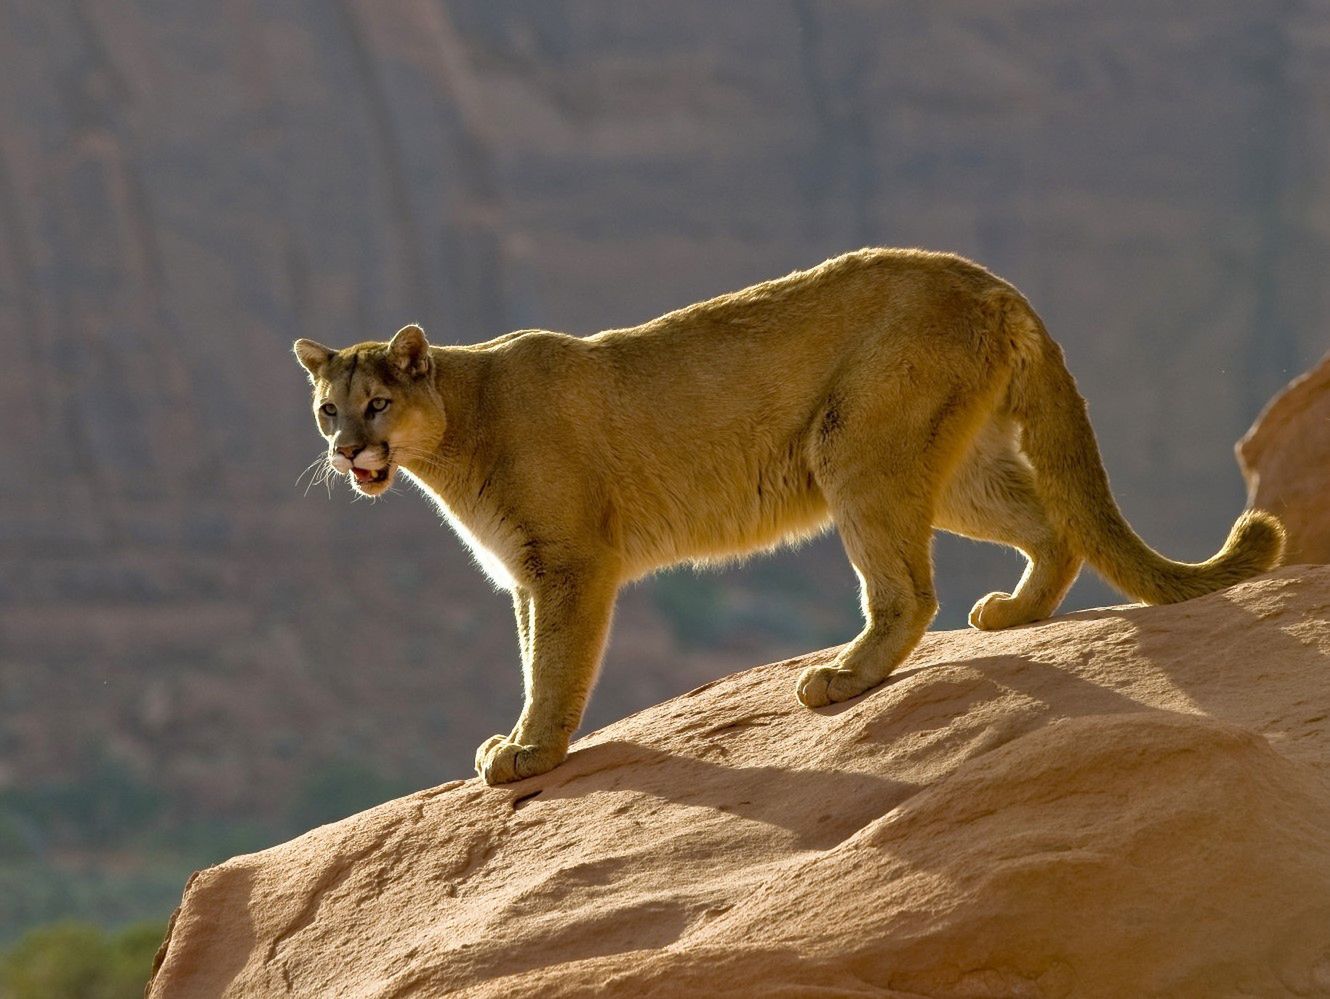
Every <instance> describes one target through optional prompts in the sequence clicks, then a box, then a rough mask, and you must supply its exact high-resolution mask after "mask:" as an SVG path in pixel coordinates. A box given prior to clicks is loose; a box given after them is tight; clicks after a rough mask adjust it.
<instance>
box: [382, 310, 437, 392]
mask: <svg viewBox="0 0 1330 999" xmlns="http://www.w3.org/2000/svg"><path fill="white" fill-rule="evenodd" d="M388 357H389V358H390V359H391V360H392V362H393V363H394V364H395V365H397V367H399V368H400V369H401V370H402V371H403V372H404V373H405V374H408V375H411V376H412V377H413V378H418V377H420V376H421V375H423V374H424V373H425V372H426V371H428V370H429V341H428V340H426V339H425V331H424V330H422V329H421V328H420V327H419V326H417V325H416V324H415V323H412V324H411V325H410V326H403V327H402V328H401V329H400V330H398V331H397V335H396V336H394V337H393V338H392V340H390V341H389V342H388Z"/></svg>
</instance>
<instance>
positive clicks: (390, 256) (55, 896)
mask: <svg viewBox="0 0 1330 999" xmlns="http://www.w3.org/2000/svg"><path fill="white" fill-rule="evenodd" d="M0 67H2V68H0V372H2V373H3V389H2V390H0V399H2V400H3V402H4V403H5V407H4V408H5V420H4V429H3V432H0V463H2V464H3V468H4V475H3V482H4V484H3V485H0V562H2V563H3V564H2V566H0V570H2V571H0V899H8V901H0V937H4V936H7V935H10V934H12V933H13V932H15V931H16V930H17V929H19V928H21V927H22V926H23V925H26V924H27V923H29V922H32V921H34V920H37V919H45V918H50V917H51V916H53V915H59V914H63V913H68V912H78V913H84V914H90V915H95V916H97V917H98V918H102V919H106V920H115V919H119V918H122V917H127V916H130V915H141V914H152V913H154V912H159V911H160V912H163V913H164V912H165V911H167V910H168V909H169V906H170V905H171V904H173V902H174V900H175V898H176V897H178V892H179V886H180V871H182V870H187V869H188V868H189V867H190V866H193V865H195V864H197V863H199V862H201V860H202V859H213V860H215V859H219V858H220V857H222V856H226V855H228V854H230V853H234V852H236V850H237V849H238V848H248V847H250V846H259V845H265V844H266V843H268V842H273V841H276V840H277V839H279V838H281V837H282V836H284V835H286V834H287V833H289V832H290V831H292V830H296V829H300V828H305V827H307V826H308V825H311V824H314V823H316V822H318V821H322V820H325V819H330V818H334V817H338V816H340V815H342V814H346V813H347V812H349V811H352V810H354V809H356V808H359V807H362V806H364V805H367V804H370V803H372V802H375V801H378V800H382V799H383V798H386V797H389V796H391V795H392V794H395V793H399V792H403V791H406V790H409V789H413V788H416V787H420V786H424V785H428V784H433V783H438V782H440V781H442V780H445V779H447V778H452V777H459V776H464V775H465V773H466V772H467V771H468V770H469V760H470V754H471V751H472V749H473V747H474V745H475V744H476V743H477V742H478V741H480V740H481V739H482V738H483V737H485V736H487V735H489V734H490V733H491V732H494V731H497V730H499V729H501V728H503V729H506V728H507V727H508V725H509V723H510V720H511V717H512V716H513V715H514V713H515V711H516V707H517V704H518V702H519V698H520V691H519V677H518V672H517V669H516V666H515V657H516V645H515V641H514V639H513V637H512V625H511V622H510V614H509V609H508V605H507V602H506V600H505V599H503V598H502V597H501V596H500V595H498V594H495V593H493V592H491V591H490V590H489V589H488V587H487V584H486V583H485V582H484V581H483V579H482V577H481V576H480V575H479V573H477V572H476V571H475V570H474V569H473V567H472V566H470V565H469V563H468V559H467V557H466V556H465V554H464V553H463V551H462V549H461V548H460V547H459V545H458V544H457V543H456V542H455V541H454V540H453V539H452V538H451V536H450V535H449V534H448V532H447V531H446V529H445V528H443V527H441V526H440V525H439V524H438V522H437V517H436V515H435V514H434V513H432V512H431V510H430V509H429V508H428V507H427V506H426V504H425V503H424V502H423V501H421V500H420V499H419V497H416V496H414V495H410V494H403V495H397V496H392V497H390V498H389V500H388V501H387V502H381V503H376V504H368V503H356V504H353V503H352V502H350V495H349V493H348V491H347V490H346V489H345V488H338V489H334V491H333V494H332V496H331V497H329V496H328V495H326V494H325V493H324V492H322V491H321V490H317V489H316V490H311V491H309V492H306V491H305V490H304V483H303V482H300V483H297V476H298V474H299V473H300V470H301V469H302V468H304V467H305V466H306V464H307V463H308V462H309V461H310V460H311V459H313V458H314V457H315V456H316V454H317V452H318V450H319V447H320V440H319V438H318V437H317V435H316V433H315V431H314V428H313V426H312V421H311V419H310V417H309V411H308V403H307V395H306V387H305V383H304V378H303V375H302V373H301V372H300V371H299V369H298V368H297V366H296V364H295V363H294V361H293V360H292V359H291V358H290V355H289V345H290V342H291V340H292V339H294V338H295V337H297V336H310V337H315V338H317V339H319V340H322V341H325V342H328V343H332V344H339V345H341V344H346V343H350V342H353V341H357V340H361V339H368V338H376V339H377V338H382V337H384V336H386V335H388V334H390V333H391V332H392V331H393V330H395V329H396V328H397V327H398V326H400V325H402V324H403V323H404V322H406V321H410V320H416V321H420V322H421V323H423V324H424V325H425V327H426V328H427V329H428V330H429V331H430V332H431V334H432V335H433V336H434V338H435V339H436V340H438V341H440V342H458V343H465V342H473V341H478V340H483V339H488V338H489V337H492V336H494V335H496V334H498V333H500V332H504V331H506V330H509V329H513V328H518V327H522V326H530V325H536V326H543V327H545V328H550V329H559V330H565V331H568V332H574V333H587V332H593V331H595V330H598V329H602V328H606V327H611V326H622V325H628V324H633V323H636V322H639V321H642V320H645V319H647V318H650V317H651V316H653V315H655V314H657V313H659V312H662V311H665V310H667V309H669V308H673V307H676V306H679V305H682V304H685V303H687V302H690V301H694V300H696V299H699V298H702V297H705V296H709V295H712V294H715V293H719V292H722V291H726V290H730V289H733V288H736V287H739V286H742V285H744V284H747V283H750V282H753V281H756V280H761V279H764V278H767V277H771V276H775V275H777V274H781V273H785V272H787V271H789V270H791V269H794V268H797V267H803V266H807V265H811V264H813V263H816V262H818V261H820V260H822V259H823V258H825V257H827V256H830V255H832V254H835V253H838V252H840V251H843V250H846V249H850V248H854V247H858V246H861V245H865V244H888V245H920V246H926V247H930V248H937V249H950V250H955V251H958V252H961V253H963V254H966V255H969V256H972V257H974V258H976V259H978V260H980V261H982V262H983V263H985V264H986V265H988V266H989V267H991V268H992V269H994V270H995V271H997V272H998V273H1000V274H1002V275H1003V276H1005V277H1007V278H1009V279H1010V280H1012V281H1013V282H1015V283H1016V284H1017V285H1018V286H1019V287H1021V288H1022V289H1023V290H1024V291H1025V292H1026V294H1027V295H1028V296H1029V298H1030V299H1031V300H1032V302H1033V303H1034V304H1035V306H1036V308H1038V309H1039V310H1040V311H1041V313H1042V314H1043V316H1044V318H1045V320H1046V321H1047V323H1048V325H1049V327H1050V329H1051V330H1052V331H1053V333H1054V335H1055V336H1056V337H1057V338H1058V339H1059V340H1060V341H1061V342H1062V343H1063V344H1064V346H1065V348H1066V350H1067V354H1068V357H1069V361H1070V364H1071V367H1072V369H1073V371H1074V372H1075V373H1076V374H1077V376H1078V377H1079V379H1080V383H1081V386H1082V389H1083V391H1084V392H1085V394H1086V396H1087V397H1088V398H1089V400H1090V403H1091V407H1092V415H1093V417H1094V420H1095V424H1096V427H1097V428H1098V430H1099V433H1100V435H1101V440H1102V444H1103V450H1104V454H1105V458H1106V461H1107V464H1108V466H1109V470H1110V473H1111V475H1112V477H1113V482H1114V486H1115V488H1116V490H1117V494H1118V497H1119V500H1120V502H1121V504H1122V505H1123V507H1124V508H1125V510H1126V511H1127V513H1128V516H1129V517H1130V518H1131V519H1132V520H1133V522H1134V523H1135V524H1136V525H1137V527H1138V528H1139V530H1140V531H1141V532H1142V533H1143V534H1144V535H1145V536H1146V537H1147V538H1149V539H1151V540H1152V541H1154V542H1155V543H1156V544H1158V545H1159V546H1160V547H1161V548H1163V549H1165V550H1166V551H1168V552H1169V553H1170V554H1173V555H1175V556H1178V557H1186V558H1203V557H1205V556H1207V555H1208V554H1209V553H1210V552H1211V551H1213V549H1214V548H1215V547H1217V545H1218V544H1219V542H1220V541H1221V540H1222V538H1223V536H1224V535H1225V533H1226V531H1227V528H1228V526H1229V524H1230V523H1231V521H1232V518H1233V517H1234V515H1235V514H1236V512H1237V511H1238V509H1239V508H1240V507H1241V505H1242V486H1241V480H1240V478H1239V475H1238V473H1237V471H1236V468H1235V466H1234V463H1233V459H1232V443H1233V441H1234V440H1236V439H1237V438H1238V437H1239V436H1240V435H1241V433H1242V432H1243V430H1245V429H1246V427H1247V426H1248V425H1249V424H1250V422H1251V420H1252V418H1253V417H1254V416H1255V414H1256V413H1257V411H1258V410H1259V408H1260V406H1261V405H1262V404H1263V403H1264V402H1265V400H1266V399H1268V398H1269V397H1270V396H1271V395H1272V394H1273V392H1274V391H1275V390H1276V389H1277V388H1278V387H1279V386H1281V385H1283V384H1284V383H1285V382H1286V381H1288V379H1289V378H1290V377H1292V376H1293V375H1294V374H1296V373H1297V372H1299V371H1301V370H1302V369H1303V368H1305V367H1306V366H1307V365H1308V364H1309V363H1310V362H1311V360H1312V359H1313V358H1315V357H1317V356H1319V355H1320V354H1321V353H1323V352H1324V345H1325V343H1324V340H1325V333H1324V330H1325V327H1324V320H1323V317H1324V315H1325V312H1326V305H1327V297H1328V296H1330V291H1327V282H1326V281H1325V274H1326V273H1327V271H1328V270H1330V179H1328V178H1330V86H1328V84H1330V8H1326V7H1325V6H1324V5H1321V4H1299V3H1270V4H1259V5H1250V4H1242V3H1237V2H1233V3H1225V4H1211V5H1206V6H1205V7H1204V8H1193V9H1191V10H1188V11H1185V12H1183V11H1182V10H1181V9H1179V10H1176V11H1175V10H1173V9H1171V8H1162V7H1159V6H1158V5H1154V4H1148V3H1119V4H1113V5H1101V6H1099V7H1097V8H1083V7H1082V8H1076V9H1070V8H1067V7H1065V6H1064V5H1060V4H1056V3H1052V2H1047V0H1031V2H1022V3H1018V4H1014V5H1004V6H1003V7H1002V8H1001V9H994V8H991V7H990V6H989V5H985V4H979V3H964V4H948V5H945V6H944V7H938V6H936V5H930V4H925V3H917V2H893V3H888V4H880V3H869V2H857V3H856V2H850V3H834V4H833V3H820V2H815V0H796V2H792V3H761V2H757V0H750V2H742V3H727V4H711V3H703V2H686V0H684V2H676V3H670V4H657V5H645V4H634V5H618V4H610V3H595V2H566V3H563V2H534V0H532V2H515V3H504V4H490V3H485V2H480V0H474V2H454V0H377V2H373V3H371V2H369V0H360V2H353V0H324V2H313V0H304V2H301V0H289V2H283V3H277V4H258V3H253V2H250V0H224V2H211V3H205V2H201V0H177V2H173V3H170V4H162V3H149V2H116V3H96V4H94V3H91V2H87V0H55V2H50V3H37V2H35V0H5V2H3V3H0ZM938 561H939V581H940V585H941V593H942V597H943V601H944V611H943V617H942V621H943V622H944V623H949V624H953V625H954V624H958V623H960V622H961V621H963V616H964V613H965V611H966V610H968V608H969V605H970V603H971V602H972V600H973V599H974V598H975V597H977V596H978V595H980V594H981V593H983V592H986V591H987V590H989V589H992V588H994V587H1007V586H1009V585H1010V583H1011V582H1013V581H1014V579H1015V578H1016V576H1018V575H1019V572H1020V561H1019V559H1017V558H1015V557H1013V556H1010V555H1007V554H1002V553H999V552H996V551H990V550H988V549H986V548H983V547H981V546H977V545H970V544H962V543H958V542H957V543H943V544H942V545H940V547H939V559H938ZM1073 598H1074V603H1073V605H1076V604H1079V605H1081V606H1084V605H1086V604H1088V603H1098V602H1103V601H1105V600H1108V599H1110V597H1109V595H1108V593H1107V591H1105V590H1103V589H1096V588H1094V586H1093V585H1089V586H1085V585H1083V586H1082V587H1081V588H1079V589H1078V590H1077V591H1076V593H1075V594H1074V595H1073ZM366 622H372V627H367V626H366V624H365V623H366ZM855 622H856V610H855V597H854V591H853V585H852V576H851V573H850V571H849V569H848V567H847V566H846V564H845V562H844V557H843V555H842V554H841V553H840V551H839V547H838V545H837V544H836V542H835V540H834V538H828V539H824V540H823V541H821V542H819V543H817V544H815V545H812V546H809V547H807V548H805V549H803V550H801V551H799V552H797V553H786V554H783V555H780V556H777V557H775V558H769V559H766V560H762V561H758V562H754V563H751V564H750V565H749V566H748V567H747V568H745V569H734V570H730V571H727V572H724V573H722V574H719V575H715V576H707V577H694V576H692V575H691V574H688V573H683V574H680V573H672V574H668V575H666V576H664V577H662V578H660V579H658V580H656V581H653V582H650V583H647V584H643V585H641V586H639V587H637V588H635V589H633V590H632V591H630V592H629V593H627V594H626V595H625V598H624V600H623V603H622V605H621V609H620V614H619V618H618V622H617V629H616V632H615V637H614V641H613V645H612V647H611V650H610V653H609V659H608V662H607V667H606V671H605V677H604V680H603V682H602V683H601V686H600V689H599V691H598V693H597V695H596V698H595V702H594V705H593V711H592V718H591V719H590V721H591V723H592V724H597V723H600V722H604V721H606V720H609V719H612V718H615V717H619V716H621V715H623V714H624V713H626V712H627V711H629V710H631V709H634V708H637V707H641V706H643V705H646V704H649V703H654V702H655V701H657V700H659V699H661V698H662V697H664V696H666V695H669V694H673V693H677V692H679V691H681V690H684V689H687V688H688V687H690V686H693V685H695V684H697V683H699V682H702V681H704V680H707V679H710V678H712V677H715V676H717V675H720V674H722V673H726V672H730V671H733V670H734V669H737V668H740V667H743V666H748V665H751V664H753V663H758V662H766V661H769V660H774V659H778V658H781V657H782V656H787V655H792V654H795V653H798V652H802V651H806V650H808V649H811V648H815V647H819V646H822V645H827V644H830V643H833V642H837V641H840V640H843V639H845V638H848V637H849V636H850V635H851V634H852V632H853V630H854V628H855Z"/></svg>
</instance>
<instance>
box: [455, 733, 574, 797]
mask: <svg viewBox="0 0 1330 999" xmlns="http://www.w3.org/2000/svg"><path fill="white" fill-rule="evenodd" d="M565 755H566V754H565V753H560V752H556V751H555V750H553V749H550V748H547V747H544V746H523V745H521V744H519V743H516V742H513V741H512V739H510V738H509V737H508V736H506V735H492V736H490V737H489V738H488V739H486V740H485V741H484V742H482V743H481V744H480V748H479V749H477V750H476V773H478V774H480V776H481V777H482V778H484V780H485V783H486V784H489V785H490V786H493V785H495V784H507V783H509V782H511V781H515V780H521V779H522V778H524V777H535V776H536V775H537V774H543V773H547V772H548V771H550V770H553V769H554V768H555V767H557V766H558V765H559V764H560V763H562V762H563V758H564V756H565Z"/></svg>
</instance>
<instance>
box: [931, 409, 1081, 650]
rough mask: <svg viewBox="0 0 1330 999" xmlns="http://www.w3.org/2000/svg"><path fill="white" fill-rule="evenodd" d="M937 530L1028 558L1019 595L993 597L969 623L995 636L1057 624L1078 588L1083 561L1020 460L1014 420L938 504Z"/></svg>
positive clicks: (992, 431) (984, 443) (978, 446)
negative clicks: (1054, 619)
mask: <svg viewBox="0 0 1330 999" xmlns="http://www.w3.org/2000/svg"><path fill="white" fill-rule="evenodd" d="M935 522H936V524H937V526H938V527H940V528H942V529H943V530H944V531H950V532H952V533H953V534H961V535H964V536H965V537H967V538H974V539H976V540H979V541H997V542H999V543H1001V544H1004V545H1010V546H1011V547H1013V548H1016V549H1019V550H1020V551H1021V552H1022V553H1023V554H1024V555H1025V557H1026V559H1027V564H1026V567H1025V573H1024V574H1023V575H1022V576H1021V580H1020V582H1019V583H1018V584H1017V585H1016V589H1015V592H1013V593H990V594H988V595H987V596H986V597H983V598H982V599H981V600H979V602H978V603H976V604H975V605H974V609H973V610H971V611H970V623H971V624H972V625H974V626H975V627H976V628H982V629H984V630H986V631H991V630H994V629H998V628H1010V627H1012V626H1014V625H1018V624H1028V623H1029V622H1031V621H1039V620H1042V619H1043V618H1046V617H1050V616H1051V615H1052V614H1053V612H1054V611H1056V610H1057V608H1058V605H1059V604H1060V603H1062V599H1063V598H1064V597H1065V596H1066V595H1067V591H1068V590H1069V589H1071V584H1072V583H1074V582H1075V581H1076V576H1077V574H1078V573H1079V572H1080V569H1081V563H1082V558H1081V556H1080V555H1079V554H1078V553H1077V552H1076V550H1075V549H1074V548H1073V547H1072V546H1071V544H1070V543H1069V542H1068V541H1067V540H1066V539H1065V538H1064V537H1063V535H1062V534H1061V533H1060V532H1059V531H1058V530H1057V529H1056V528H1055V527H1054V526H1053V524H1052V523H1051V522H1050V521H1049V519H1048V515H1047V514H1046V513H1045V511H1044V507H1043V505H1042V504H1041V503H1040V501H1039V496H1038V493H1037V491H1036V489H1035V480H1034V472H1033V470H1032V469H1031V468H1030V466H1029V464H1028V463H1027V462H1026V461H1025V460H1024V459H1023V458H1022V457H1021V455H1020V452H1019V451H1018V450H1017V447H1016V444H1015V436H1014V434H1013V432H1012V429H1011V425H1010V423H1009V421H1007V420H1005V419H1001V418H999V419H997V420H995V421H994V422H992V423H990V424H989V425H988V426H986V427H985V428H984V430H983V431H981V433H980V434H979V435H978V436H977V437H976V438H975V441H974V443H973V444H972V446H971V448H970V450H969V452H968V453H967V454H966V456H965V458H964V459H963V460H962V462H961V464H960V465H959V466H958V467H957V469H956V471H955V472H954V473H953V475H952V477H951V479H950V481H949V482H948V483H947V486H946V488H945V489H944V490H943V492H942V495H941V496H940V498H939V502H938V509H937V514H936V520H935Z"/></svg>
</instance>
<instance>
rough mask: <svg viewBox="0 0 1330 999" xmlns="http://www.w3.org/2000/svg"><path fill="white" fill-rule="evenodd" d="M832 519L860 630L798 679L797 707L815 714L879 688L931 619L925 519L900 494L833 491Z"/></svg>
mask: <svg viewBox="0 0 1330 999" xmlns="http://www.w3.org/2000/svg"><path fill="white" fill-rule="evenodd" d="M828 499H829V500H830V501H831V509H832V516H833V518H834V519H835V521H836V526H837V529H838V530H839V531H840V535H841V539H842V541H843V542H844V544H845V550H846V553H847V554H848V555H849V557H850V562H851V563H852V564H853V565H854V569H855V572H856V573H857V574H858V576H859V582H860V587H861V597H862V602H863V611H864V618H865V624H864V629H863V631H861V632H860V633H859V635H858V636H857V637H856V638H855V639H854V641H852V642H851V643H850V644H849V645H847V646H846V647H845V648H844V649H843V650H842V651H841V653H840V655H838V656H837V657H836V660H835V662H833V663H832V664H831V665H829V666H814V667H811V668H809V669H806V670H804V672H803V674H802V675H801V676H800V677H799V685H798V689H797V693H798V696H799V700H800V701H802V702H803V703H804V704H806V705H807V706H808V707H810V708H817V707H822V706H823V705H826V704H831V703H833V702H835V701H844V700H847V699H848V698H851V697H854V696H856V695H858V694H862V693H863V692H864V691H866V690H869V689H871V688H873V687H876V686H877V685H878V684H880V683H882V681H883V680H885V679H886V678H887V677H888V676H889V675H890V674H891V671H892V670H893V669H895V668H896V667H897V666H898V665H899V664H900V662H901V660H903V659H904V658H905V657H906V656H907V655H909V654H910V651H911V650H912V649H913V648H914V647H915V645H917V644H918V642H919V639H920V637H921V636H922V635H923V633H924V631H925V629H927V627H928V624H929V622H930V621H932V620H933V615H934V614H936V613H937V598H936V595H935V594H934V592H933V566H932V559H931V552H930V548H931V539H932V533H931V528H930V525H929V518H928V513H927V511H926V510H924V509H920V508H919V507H920V504H919V503H918V501H917V498H913V502H912V498H911V497H909V496H907V495H905V491H904V490H894V489H889V490H884V489H882V486H881V484H880V483H879V484H877V485H876V487H875V488H873V489H872V490H865V491H864V492H862V493H859V494H857V495H856V494H854V493H853V492H851V491H849V490H840V491H838V493H837V494H836V495H834V496H828Z"/></svg>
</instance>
